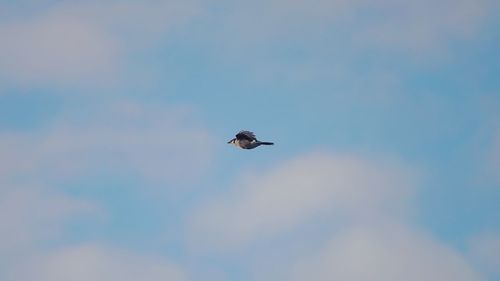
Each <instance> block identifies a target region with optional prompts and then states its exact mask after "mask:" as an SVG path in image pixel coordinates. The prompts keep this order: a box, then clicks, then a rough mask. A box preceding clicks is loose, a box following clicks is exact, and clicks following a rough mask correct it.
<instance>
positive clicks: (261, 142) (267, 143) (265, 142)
mask: <svg viewBox="0 0 500 281" xmlns="http://www.w3.org/2000/svg"><path fill="white" fill-rule="evenodd" d="M259 144H263V145H274V142H268V141H259Z"/></svg>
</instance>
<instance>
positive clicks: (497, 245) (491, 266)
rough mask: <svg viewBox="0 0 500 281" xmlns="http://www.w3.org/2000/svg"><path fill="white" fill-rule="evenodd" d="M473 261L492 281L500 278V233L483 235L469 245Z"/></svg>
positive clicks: (476, 237)
mask: <svg viewBox="0 0 500 281" xmlns="http://www.w3.org/2000/svg"><path fill="white" fill-rule="evenodd" d="M469 253H470V256H471V259H472V260H473V261H474V262H475V263H476V264H477V266H478V267H479V268H480V269H482V270H483V271H484V272H485V273H486V274H489V275H490V276H491V277H492V279H495V278H499V277H500V233H499V232H490V233H482V234H480V235H477V236H475V237H473V238H472V239H471V241H470V245H469ZM495 280H496V279H495Z"/></svg>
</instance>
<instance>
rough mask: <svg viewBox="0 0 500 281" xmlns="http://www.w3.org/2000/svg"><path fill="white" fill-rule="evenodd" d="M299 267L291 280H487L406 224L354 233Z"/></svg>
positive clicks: (353, 230) (358, 229) (354, 230)
mask: <svg viewBox="0 0 500 281" xmlns="http://www.w3.org/2000/svg"><path fill="white" fill-rule="evenodd" d="M293 268H294V270H292V273H291V276H289V278H288V279H286V280H318V281H321V280H343V281H359V280H369V281H398V280H408V281H419V280H429V281H433V280H435V281H441V280H455V281H479V280H483V279H482V277H481V276H480V275H479V274H478V273H476V272H475V271H474V270H473V269H472V268H471V266H470V265H469V264H468V263H467V262H466V260H465V259H464V258H463V257H462V256H461V255H460V254H459V253H457V252H456V251H454V250H452V249H450V248H448V247H446V246H444V245H443V244H441V243H439V242H437V241H434V240H433V239H432V238H430V237H428V236H426V235H424V234H422V233H419V232H418V231H416V230H412V229H410V228H407V227H403V226H401V225H383V224H379V225H375V226H371V227H366V226H360V227H352V228H348V229H346V230H345V231H344V232H341V233H338V234H337V235H335V236H334V238H333V239H332V240H331V241H330V242H329V243H327V245H326V246H325V247H324V248H323V249H321V250H320V251H319V253H316V254H314V255H313V256H311V257H302V258H300V259H298V261H297V264H296V265H295V266H294V267H293Z"/></svg>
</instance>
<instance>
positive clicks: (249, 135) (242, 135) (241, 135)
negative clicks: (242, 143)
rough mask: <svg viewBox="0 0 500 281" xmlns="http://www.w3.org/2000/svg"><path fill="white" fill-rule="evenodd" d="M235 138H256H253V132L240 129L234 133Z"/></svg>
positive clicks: (251, 139)
mask: <svg viewBox="0 0 500 281" xmlns="http://www.w3.org/2000/svg"><path fill="white" fill-rule="evenodd" d="M236 138H237V139H238V140H249V141H255V140H257V139H256V138H255V135H254V133H252V132H250V131H240V132H239V133H238V134H236Z"/></svg>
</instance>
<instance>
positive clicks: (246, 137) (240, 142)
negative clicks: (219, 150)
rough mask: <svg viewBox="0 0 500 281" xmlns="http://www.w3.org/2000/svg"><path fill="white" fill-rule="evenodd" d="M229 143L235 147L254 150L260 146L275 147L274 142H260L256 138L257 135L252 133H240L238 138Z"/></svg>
mask: <svg viewBox="0 0 500 281" xmlns="http://www.w3.org/2000/svg"><path fill="white" fill-rule="evenodd" d="M227 143H232V144H233V145H235V146H237V147H239V148H243V149H253V148H256V147H257V146H260V145H273V144H274V143H272V142H267V141H259V140H257V138H256V137H255V134H254V133H252V132H250V131H240V132H239V133H238V134H236V137H235V138H234V139H232V140H230V141H228V142H227Z"/></svg>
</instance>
